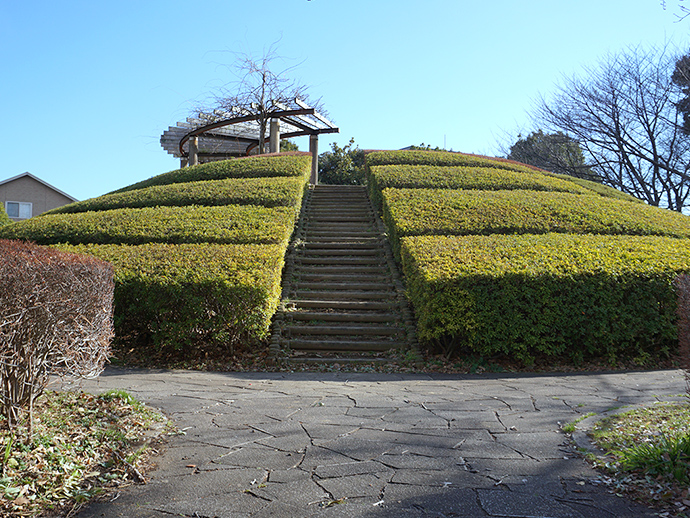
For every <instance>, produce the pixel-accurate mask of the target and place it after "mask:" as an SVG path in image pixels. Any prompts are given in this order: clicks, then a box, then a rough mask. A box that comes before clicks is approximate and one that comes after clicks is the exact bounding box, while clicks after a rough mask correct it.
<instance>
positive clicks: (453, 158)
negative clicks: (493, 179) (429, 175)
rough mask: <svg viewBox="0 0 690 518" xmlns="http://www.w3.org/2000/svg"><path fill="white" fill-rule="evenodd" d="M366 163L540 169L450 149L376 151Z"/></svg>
mask: <svg viewBox="0 0 690 518" xmlns="http://www.w3.org/2000/svg"><path fill="white" fill-rule="evenodd" d="M366 164H367V167H369V168H371V167H374V166H377V165H402V164H407V165H433V166H436V167H449V166H450V167H452V166H470V167H494V168H496V169H509V170H511V171H523V172H527V173H532V172H534V171H539V169H537V168H535V167H531V166H528V165H525V164H519V163H517V162H513V161H511V160H506V159H504V158H490V157H485V156H479V155H467V154H464V153H451V152H448V151H419V150H411V151H408V150H401V151H374V152H372V153H368V154H367V155H366ZM542 172H543V171H542Z"/></svg>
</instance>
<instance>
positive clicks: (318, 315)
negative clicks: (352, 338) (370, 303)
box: [286, 311, 398, 322]
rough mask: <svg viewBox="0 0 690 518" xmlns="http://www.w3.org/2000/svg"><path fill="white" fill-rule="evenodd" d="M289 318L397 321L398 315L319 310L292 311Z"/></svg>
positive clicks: (335, 320) (340, 320) (300, 319)
mask: <svg viewBox="0 0 690 518" xmlns="http://www.w3.org/2000/svg"><path fill="white" fill-rule="evenodd" d="M286 317H287V318H288V319H292V320H298V321H310V320H322V321H324V322H396V321H397V320H398V317H397V316H395V315H393V314H391V313H325V312H318V311H292V312H289V313H287V314H286Z"/></svg>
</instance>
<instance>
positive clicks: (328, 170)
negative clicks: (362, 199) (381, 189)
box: [319, 138, 365, 185]
mask: <svg viewBox="0 0 690 518" xmlns="http://www.w3.org/2000/svg"><path fill="white" fill-rule="evenodd" d="M354 143H355V139H353V138H352V139H350V142H349V143H348V144H346V145H345V146H344V147H342V148H341V147H339V146H338V145H337V144H336V143H335V142H333V143H332V144H331V151H326V152H325V153H322V154H321V155H319V183H323V184H327V185H362V184H363V183H364V179H365V171H364V169H365V163H364V151H363V150H361V149H359V148H358V147H357V148H355V149H352V145H353V144H354Z"/></svg>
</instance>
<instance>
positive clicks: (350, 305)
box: [290, 299, 398, 311]
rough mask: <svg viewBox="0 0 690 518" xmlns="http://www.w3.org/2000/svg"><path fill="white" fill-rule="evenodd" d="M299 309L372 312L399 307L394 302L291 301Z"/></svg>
mask: <svg viewBox="0 0 690 518" xmlns="http://www.w3.org/2000/svg"><path fill="white" fill-rule="evenodd" d="M290 302H291V303H293V304H294V305H295V307H297V308H305V309H332V310H354V311H362V310H372V311H386V310H395V309H398V305H397V304H395V303H393V302H374V301H354V300H314V299H297V300H291V301H290Z"/></svg>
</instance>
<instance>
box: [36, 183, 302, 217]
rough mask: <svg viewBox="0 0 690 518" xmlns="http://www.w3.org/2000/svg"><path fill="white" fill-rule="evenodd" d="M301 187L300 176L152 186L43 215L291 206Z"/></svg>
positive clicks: (296, 198) (104, 196)
mask: <svg viewBox="0 0 690 518" xmlns="http://www.w3.org/2000/svg"><path fill="white" fill-rule="evenodd" d="M304 186H305V180H304V178H302V177H274V178H227V179H225V180H207V181H198V182H185V183H175V184H169V185H153V186H151V187H145V188H143V189H137V190H132V191H123V192H117V193H111V194H105V195H103V196H99V197H97V198H91V199H88V200H84V201H78V202H75V203H70V204H69V205H64V206H62V207H58V208H57V209H53V210H51V211H48V212H46V213H44V214H63V213H72V212H86V211H100V210H110V209H119V208H126V207H128V208H141V207H158V206H185V205H205V206H210V205H231V204H238V205H261V206H264V207H278V206H287V207H294V206H298V205H299V204H300V201H301V197H302V193H303V190H304ZM41 216H43V214H42V215H41Z"/></svg>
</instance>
